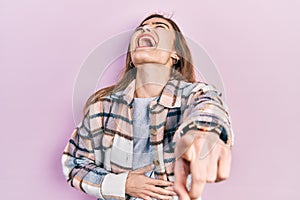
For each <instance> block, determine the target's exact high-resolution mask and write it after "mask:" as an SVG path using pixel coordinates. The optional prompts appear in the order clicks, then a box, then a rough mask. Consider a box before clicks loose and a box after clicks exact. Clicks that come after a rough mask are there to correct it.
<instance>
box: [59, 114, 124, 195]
mask: <svg viewBox="0 0 300 200" xmlns="http://www.w3.org/2000/svg"><path fill="white" fill-rule="evenodd" d="M93 137H95V136H94V135H92V132H91V130H90V117H89V111H88V112H87V113H86V115H85V116H84V119H83V120H82V122H81V123H80V124H79V125H78V126H77V128H76V129H75V130H74V131H73V133H72V135H71V138H70V140H69V142H68V144H67V146H66V147H65V149H64V153H63V156H62V168H63V173H64V175H65V177H66V179H67V181H68V183H69V184H70V185H71V186H72V187H74V188H76V189H79V190H81V191H83V192H85V193H87V194H89V195H92V196H95V197H97V198H100V199H106V198H111V197H116V198H118V199H125V182H126V179H127V173H121V174H113V173H110V172H109V171H107V170H105V169H104V167H103V165H102V164H96V162H95V151H94V148H93V147H94V141H93Z"/></svg>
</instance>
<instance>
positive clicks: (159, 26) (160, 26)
mask: <svg viewBox="0 0 300 200" xmlns="http://www.w3.org/2000/svg"><path fill="white" fill-rule="evenodd" d="M155 28H163V29H166V27H164V26H162V25H158V26H155Z"/></svg>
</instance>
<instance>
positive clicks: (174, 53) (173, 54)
mask: <svg viewBox="0 0 300 200" xmlns="http://www.w3.org/2000/svg"><path fill="white" fill-rule="evenodd" d="M171 58H173V59H174V60H179V57H178V55H177V52H176V51H173V52H172V53H171Z"/></svg>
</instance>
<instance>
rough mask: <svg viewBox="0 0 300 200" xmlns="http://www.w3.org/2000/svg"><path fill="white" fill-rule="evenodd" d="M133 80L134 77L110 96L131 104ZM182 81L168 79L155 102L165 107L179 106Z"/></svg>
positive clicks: (133, 88) (133, 89) (133, 87)
mask: <svg viewBox="0 0 300 200" xmlns="http://www.w3.org/2000/svg"><path fill="white" fill-rule="evenodd" d="M135 82H136V80H135V79H134V80H133V81H132V82H131V83H129V85H128V86H127V87H126V88H125V89H124V90H122V91H119V92H117V93H113V94H111V97H112V98H113V99H117V100H124V101H125V102H126V103H127V105H128V106H131V105H132V103H133V99H134V91H135ZM183 83H184V81H181V80H177V79H170V80H169V81H168V82H167V84H166V85H165V87H164V88H163V91H162V93H161V94H160V96H159V98H157V99H156V101H157V104H160V105H162V106H164V107H167V108H177V107H180V106H181V95H182V87H183Z"/></svg>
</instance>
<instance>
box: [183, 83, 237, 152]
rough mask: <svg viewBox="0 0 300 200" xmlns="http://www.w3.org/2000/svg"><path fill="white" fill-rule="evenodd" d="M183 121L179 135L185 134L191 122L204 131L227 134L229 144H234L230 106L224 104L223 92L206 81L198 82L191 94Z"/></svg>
mask: <svg viewBox="0 0 300 200" xmlns="http://www.w3.org/2000/svg"><path fill="white" fill-rule="evenodd" d="M182 119H183V120H182V123H181V125H180V126H179V128H178V130H177V131H178V133H177V136H178V137H181V136H182V135H184V134H185V132H184V131H183V130H186V129H185V127H186V126H188V125H189V124H191V123H195V124H197V128H198V129H199V130H201V131H204V132H215V133H217V134H219V135H220V133H222V135H225V136H226V137H227V140H228V145H230V146H232V145H233V139H234V138H233V137H234V135H233V131H232V127H231V121H230V116H229V113H228V108H227V106H226V105H225V104H224V102H223V100H222V98H221V93H220V92H219V91H217V90H216V88H215V87H213V86H212V85H209V84H206V83H198V84H197V85H196V86H195V87H194V88H193V90H192V92H191V95H190V96H189V99H188V102H187V106H186V108H185V109H184V111H183V118H182Z"/></svg>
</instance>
